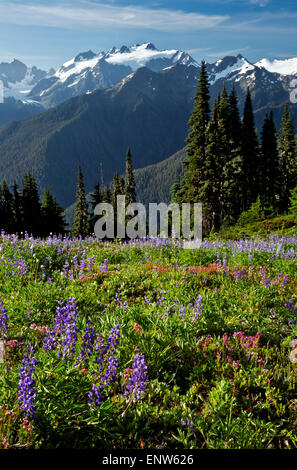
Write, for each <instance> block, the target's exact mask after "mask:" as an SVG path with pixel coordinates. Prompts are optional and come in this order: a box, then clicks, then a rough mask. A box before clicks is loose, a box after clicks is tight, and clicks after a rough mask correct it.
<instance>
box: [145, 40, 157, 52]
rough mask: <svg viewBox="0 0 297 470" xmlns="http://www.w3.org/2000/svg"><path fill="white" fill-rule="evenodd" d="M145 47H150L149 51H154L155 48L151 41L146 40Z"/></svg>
mask: <svg viewBox="0 0 297 470" xmlns="http://www.w3.org/2000/svg"><path fill="white" fill-rule="evenodd" d="M145 48H146V49H150V50H151V51H156V50H157V48H156V46H155V45H154V44H152V43H151V42H148V43H147V44H146V45H145Z"/></svg>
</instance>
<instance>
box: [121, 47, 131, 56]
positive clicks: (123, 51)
mask: <svg viewBox="0 0 297 470" xmlns="http://www.w3.org/2000/svg"><path fill="white" fill-rule="evenodd" d="M129 52H130V49H129V47H127V46H122V47H121V49H120V50H119V53H120V54H125V53H129Z"/></svg>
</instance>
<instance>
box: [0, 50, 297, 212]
mask: <svg viewBox="0 0 297 470" xmlns="http://www.w3.org/2000/svg"><path fill="white" fill-rule="evenodd" d="M90 57H91V55H90ZM88 60H92V58H90V59H88ZM208 73H209V76H210V80H211V83H212V85H211V86H210V95H211V101H213V99H214V98H215V97H216V96H217V93H218V92H219V91H221V89H222V86H223V84H224V83H225V84H226V87H227V91H230V90H231V88H232V87H233V86H234V87H235V89H236V92H237V95H238V99H239V108H240V110H241V112H242V110H243V106H244V100H245V96H246V90H247V87H248V86H249V87H250V89H251V93H252V99H253V106H254V110H255V117H256V125H257V127H258V134H259V135H260V131H261V126H262V122H263V118H264V116H265V113H266V112H267V111H270V110H273V111H274V117H275V121H276V127H277V129H279V127H280V122H281V116H282V112H283V107H284V104H285V102H286V101H288V99H289V96H290V83H291V81H290V80H291V79H292V76H290V75H284V76H280V75H279V74H277V73H274V72H269V71H267V70H263V69H261V68H260V67H257V66H255V65H253V64H250V63H249V62H248V61H247V60H246V59H244V58H243V57H242V56H240V55H239V56H237V57H226V58H224V59H222V60H220V61H217V62H216V63H215V64H210V65H208ZM198 78H199V67H197V66H196V65H193V64H188V63H186V64H182V63H175V64H173V65H171V66H169V67H166V68H165V69H164V70H161V71H160V72H153V71H152V70H150V69H149V68H147V67H143V68H140V69H137V70H136V72H132V73H130V74H129V75H127V76H126V77H124V78H123V79H122V80H121V81H119V82H118V83H117V84H116V85H114V86H113V87H111V88H108V89H105V90H97V91H95V92H93V93H89V94H84V95H81V96H78V97H75V98H72V99H70V100H68V101H65V102H63V103H61V104H60V105H58V106H57V107H54V108H51V109H49V110H48V111H46V112H44V113H41V114H39V115H37V116H34V117H31V118H27V119H25V120H24V121H21V122H13V123H10V124H7V125H6V126H4V127H3V128H1V129H0V172H1V175H2V178H5V179H6V180H7V182H8V183H9V184H11V183H12V182H13V180H14V179H15V178H16V179H17V181H18V182H20V181H21V179H22V177H23V174H24V172H25V171H27V170H28V169H30V170H31V171H33V173H34V174H35V176H36V179H37V182H38V185H39V188H40V190H41V191H43V189H44V188H45V187H47V186H48V187H50V189H51V190H52V191H53V192H54V194H55V195H56V197H57V199H58V202H59V203H60V204H62V205H63V207H68V206H69V205H70V204H72V203H73V201H74V199H75V188H76V176H77V166H78V165H80V166H81V167H82V171H83V174H84V177H85V184H86V190H87V191H91V190H92V188H93V186H94V184H95V183H96V182H97V180H98V179H99V178H98V176H99V175H98V174H99V164H100V162H102V163H103V170H104V178H105V181H110V180H111V179H112V176H113V174H114V172H115V171H117V172H118V173H121V172H123V170H124V158H125V154H126V150H127V147H128V146H130V147H131V151H132V157H133V166H134V168H143V167H145V166H148V165H151V164H155V163H158V162H160V161H162V160H164V159H165V158H167V157H168V155H173V154H174V153H175V152H176V151H178V150H179V149H180V148H182V147H183V146H184V144H185V139H186V135H187V123H188V119H189V117H190V114H191V111H192V109H193V99H194V95H195V92H196V88H197V82H198ZM290 110H291V112H292V115H293V122H294V124H295V126H296V125H297V104H294V103H291V104H290Z"/></svg>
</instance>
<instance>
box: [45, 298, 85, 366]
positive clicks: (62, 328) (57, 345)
mask: <svg viewBox="0 0 297 470" xmlns="http://www.w3.org/2000/svg"><path fill="white" fill-rule="evenodd" d="M75 301H76V298H74V297H73V298H69V299H68V300H67V302H66V305H64V302H63V301H59V302H58V304H59V306H58V307H57V309H56V311H57V314H56V317H55V326H54V329H53V330H51V331H49V332H48V334H47V336H46V337H45V338H44V346H43V349H44V350H46V351H51V350H55V349H58V356H60V357H62V358H63V359H65V358H66V357H69V356H70V355H71V354H72V353H73V352H74V351H75V344H76V341H77V333H78V328H77V318H78V313H77V306H76V304H75Z"/></svg>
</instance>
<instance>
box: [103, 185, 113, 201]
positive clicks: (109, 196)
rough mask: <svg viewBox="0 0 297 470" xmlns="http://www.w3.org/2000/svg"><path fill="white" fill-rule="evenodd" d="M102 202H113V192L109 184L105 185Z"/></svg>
mask: <svg viewBox="0 0 297 470" xmlns="http://www.w3.org/2000/svg"><path fill="white" fill-rule="evenodd" d="M102 202H107V203H109V204H111V203H112V192H111V189H110V186H109V184H107V185H106V186H105V189H104V192H103V196H102Z"/></svg>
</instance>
